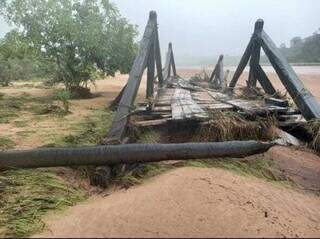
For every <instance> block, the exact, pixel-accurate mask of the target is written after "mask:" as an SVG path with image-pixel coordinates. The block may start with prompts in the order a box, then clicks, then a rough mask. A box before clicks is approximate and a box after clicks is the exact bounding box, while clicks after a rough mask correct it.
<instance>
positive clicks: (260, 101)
mask: <svg viewBox="0 0 320 239" xmlns="http://www.w3.org/2000/svg"><path fill="white" fill-rule="evenodd" d="M263 26H264V22H263V20H261V19H259V20H258V21H257V22H256V24H255V27H254V33H253V35H252V37H251V39H250V41H249V44H248V46H247V48H246V50H245V52H244V54H243V57H242V58H241V61H240V63H239V65H238V67H237V69H236V71H235V73H234V75H233V76H232V80H231V82H230V83H229V84H228V82H227V80H228V75H229V71H226V72H225V71H224V64H223V55H221V56H220V57H219V59H218V62H217V64H216V66H215V68H214V70H213V72H212V74H211V75H210V77H208V79H193V78H191V79H184V78H181V77H179V76H178V74H177V70H176V66H175V58H174V53H173V46H172V44H171V43H169V47H168V51H167V55H166V58H165V59H166V62H165V64H164V66H165V67H164V68H163V69H162V62H161V52H160V44H159V32H158V24H157V15H156V13H155V12H150V17H149V21H148V24H147V27H146V30H145V33H144V36H143V39H142V41H141V44H140V48H139V51H138V54H137V57H136V59H135V61H134V64H133V67H132V70H131V72H130V76H129V80H128V83H127V85H126V86H125V87H124V89H123V90H122V91H121V93H120V94H119V96H118V97H117V98H116V100H115V103H116V104H117V105H118V109H117V113H116V116H115V119H114V121H113V124H112V127H111V129H110V131H109V133H108V138H107V141H106V143H109V142H113V143H114V142H117V143H122V142H124V141H123V140H124V138H125V136H126V130H127V125H128V123H129V119H130V117H132V116H139V117H138V118H135V119H134V120H132V121H131V122H132V123H133V124H135V125H137V126H142V127H150V126H151V127H152V126H157V125H162V124H166V123H169V122H181V121H187V120H193V121H198V122H203V121H209V120H210V118H211V117H212V114H214V113H215V112H217V111H234V112H238V113H239V114H244V115H249V116H250V115H251V116H252V115H255V116H264V117H267V116H270V115H272V116H274V117H275V118H276V119H277V121H278V125H279V126H286V125H294V124H297V123H301V122H306V120H312V119H319V118H320V106H319V104H318V102H317V101H316V99H315V98H314V97H313V96H312V94H311V93H310V92H309V91H308V90H307V89H306V88H305V87H304V85H303V83H302V82H301V81H300V79H299V78H298V76H297V75H296V73H295V72H294V71H293V69H292V67H291V66H290V65H289V63H288V62H287V60H286V59H285V58H284V57H283V56H282V55H281V52H280V51H279V50H278V48H277V47H276V46H275V44H274V43H273V41H272V40H271V38H270V37H269V36H268V35H267V34H266V33H265V32H264V30H263ZM261 49H263V50H264V51H265V53H266V55H267V57H268V58H269V60H270V62H271V64H272V66H273V67H274V69H275V71H276V73H277V74H278V76H279V78H280V80H281V82H282V83H283V85H284V86H285V88H286V89H287V91H288V93H289V94H290V96H291V97H292V99H293V101H294V103H295V104H296V106H297V108H296V107H290V106H289V103H288V101H287V100H283V99H281V98H280V97H279V95H278V93H277V91H276V89H275V88H274V87H273V85H272V83H271V81H270V80H269V78H268V76H267V74H266V73H265V72H264V70H263V68H262V67H261V65H260V55H261ZM248 63H249V66H250V72H249V79H248V81H247V90H249V91H254V92H260V90H259V88H258V87H257V83H260V85H261V87H262V89H263V91H264V93H263V94H262V95H260V97H257V98H253V99H250V98H248V99H247V98H245V97H243V95H242V96H241V95H239V94H237V88H236V85H237V82H238V79H239V77H240V76H241V74H242V72H243V71H244V69H245V67H246V66H247V64H248ZM155 66H156V67H155ZM145 69H147V91H146V101H145V102H139V103H138V107H134V102H135V98H136V95H137V91H138V88H139V85H140V82H141V78H142V75H143V72H144V70H145ZM155 71H157V75H156V76H155ZM133 118H134V117H133Z"/></svg>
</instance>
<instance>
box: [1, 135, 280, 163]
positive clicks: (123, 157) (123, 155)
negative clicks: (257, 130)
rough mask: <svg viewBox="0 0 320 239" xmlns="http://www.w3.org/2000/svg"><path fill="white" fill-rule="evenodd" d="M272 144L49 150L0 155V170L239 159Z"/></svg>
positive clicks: (124, 146) (222, 143)
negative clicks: (221, 158)
mask: <svg viewBox="0 0 320 239" xmlns="http://www.w3.org/2000/svg"><path fill="white" fill-rule="evenodd" d="M274 145H275V143H261V142H256V141H230V142H221V143H186V144H131V145H130V144H129V145H118V146H98V147H85V148H49V149H35V150H25V151H7V152H0V169H12V168H42V167H60V166H76V165H95V166H99V165H115V164H133V163H147V162H159V161H166V160H191V159H209V158H219V157H233V158H242V157H246V156H249V155H254V154H259V153H264V152H266V151H267V150H269V149H270V148H271V147H272V146H274Z"/></svg>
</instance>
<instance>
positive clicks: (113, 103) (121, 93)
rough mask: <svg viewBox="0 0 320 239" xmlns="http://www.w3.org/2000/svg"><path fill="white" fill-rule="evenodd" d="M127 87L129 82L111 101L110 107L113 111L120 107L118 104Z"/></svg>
mask: <svg viewBox="0 0 320 239" xmlns="http://www.w3.org/2000/svg"><path fill="white" fill-rule="evenodd" d="M126 87H127V84H126V85H125V86H124V87H123V88H122V90H121V91H120V93H119V94H118V95H117V97H116V98H115V99H114V100H113V101H112V102H111V103H110V105H109V106H108V108H109V109H110V110H112V111H116V110H117V109H118V105H119V103H120V101H121V98H122V96H123V93H124V91H125V89H126Z"/></svg>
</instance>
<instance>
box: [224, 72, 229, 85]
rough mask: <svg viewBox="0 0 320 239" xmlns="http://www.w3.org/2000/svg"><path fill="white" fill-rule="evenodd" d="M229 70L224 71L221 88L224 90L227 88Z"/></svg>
mask: <svg viewBox="0 0 320 239" xmlns="http://www.w3.org/2000/svg"><path fill="white" fill-rule="evenodd" d="M229 74H230V70H226V73H225V74H224V80H223V84H224V86H223V88H226V87H227V86H228V78H229Z"/></svg>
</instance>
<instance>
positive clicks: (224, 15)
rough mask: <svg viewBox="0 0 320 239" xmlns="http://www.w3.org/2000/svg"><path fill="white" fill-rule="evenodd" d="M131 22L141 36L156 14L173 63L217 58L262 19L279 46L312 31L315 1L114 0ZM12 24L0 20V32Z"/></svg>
mask: <svg viewBox="0 0 320 239" xmlns="http://www.w3.org/2000/svg"><path fill="white" fill-rule="evenodd" d="M112 2H114V3H115V4H116V5H117V7H118V8H119V10H120V13H121V14H122V15H123V16H124V17H126V18H127V19H128V20H129V22H130V23H132V24H134V25H137V26H138V31H139V37H138V38H137V40H140V39H141V36H142V34H143V32H144V28H145V25H146V23H147V19H148V14H149V11H151V10H154V11H156V12H157V13H158V22H159V34H160V41H161V42H160V43H161V48H162V54H163V55H164V54H165V51H166V49H167V44H168V43H169V42H172V43H173V47H174V52H175V55H176V61H177V65H181V63H182V62H183V61H184V60H186V61H189V60H195V61H201V60H204V59H215V57H217V56H218V55H220V54H224V55H226V56H237V57H239V56H241V55H242V54H243V51H244V49H245V47H246V45H247V44H248V42H249V39H250V37H251V34H252V32H253V28H254V23H255V21H256V20H257V19H259V18H262V19H263V20H264V22H265V27H264V29H265V31H266V32H267V33H268V34H269V35H270V37H271V38H272V39H273V40H274V41H275V43H276V44H277V45H278V46H280V44H282V43H285V44H286V45H287V46H288V45H289V42H290V40H291V39H292V38H293V37H296V36H301V37H302V38H304V37H307V36H309V35H312V33H313V32H315V31H316V30H317V29H318V28H319V27H320V24H319V22H318V21H317V20H318V9H320V1H316V0H305V1H301V0H282V1H277V0H269V1H252V0H241V1H235V0H225V1H218V0H185V1H172V0H171V1H170V0H161V1H148V0H135V1H132V0H113V1H112ZM9 30H10V27H9V26H8V25H7V24H6V23H5V21H4V20H3V19H0V37H3V36H4V35H5V33H6V32H8V31H9Z"/></svg>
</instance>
